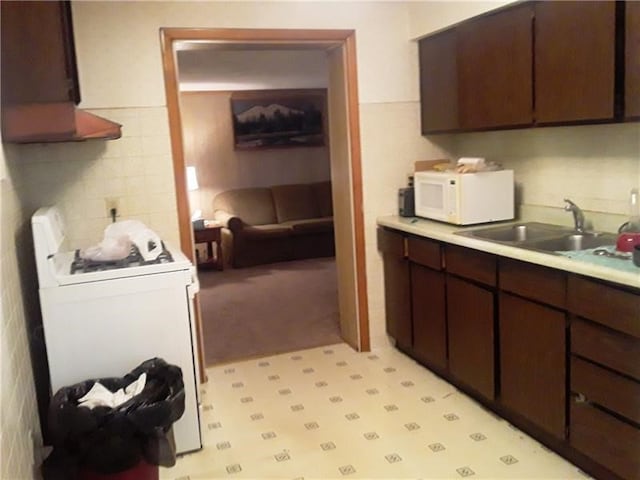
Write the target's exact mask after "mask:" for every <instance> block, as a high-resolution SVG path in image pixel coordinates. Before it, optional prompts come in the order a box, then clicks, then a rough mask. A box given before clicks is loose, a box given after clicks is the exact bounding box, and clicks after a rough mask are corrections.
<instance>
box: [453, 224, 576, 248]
mask: <svg viewBox="0 0 640 480" xmlns="http://www.w3.org/2000/svg"><path fill="white" fill-rule="evenodd" d="M572 232H573V230H572V229H570V228H565V227H560V226H557V225H549V224H545V223H536V222H529V223H520V224H516V225H502V226H499V227H483V228H479V229H475V230H466V231H464V232H460V235H465V236H468V237H475V238H482V239H484V240H491V241H494V242H501V243H512V242H525V241H530V240H540V239H544V238H550V237H556V236H558V235H562V234H568V233H572Z"/></svg>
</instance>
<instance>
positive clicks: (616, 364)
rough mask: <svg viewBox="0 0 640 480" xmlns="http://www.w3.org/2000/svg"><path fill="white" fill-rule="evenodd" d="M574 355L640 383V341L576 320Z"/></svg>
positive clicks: (572, 336) (572, 345)
mask: <svg viewBox="0 0 640 480" xmlns="http://www.w3.org/2000/svg"><path fill="white" fill-rule="evenodd" d="M571 352H572V353H574V354H577V355H580V356H581V357H584V358H588V359H589V360H593V361H594V362H597V363H599V364H601V365H604V366H606V367H609V368H612V369H613V370H616V371H618V372H621V373H624V374H626V375H629V376H631V377H633V378H636V379H638V380H640V341H638V340H636V339H634V338H633V337H629V336H627V335H622V334H619V333H616V332H614V331H612V330H608V329H606V328H602V327H599V326H598V325H596V324H591V323H587V322H583V321H582V320H579V319H574V320H573V321H572V322H571Z"/></svg>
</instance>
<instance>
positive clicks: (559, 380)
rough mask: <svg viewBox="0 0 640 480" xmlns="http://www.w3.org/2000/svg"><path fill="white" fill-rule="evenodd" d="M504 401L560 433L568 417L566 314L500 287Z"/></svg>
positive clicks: (501, 378) (546, 428)
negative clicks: (566, 412)
mask: <svg viewBox="0 0 640 480" xmlns="http://www.w3.org/2000/svg"><path fill="white" fill-rule="evenodd" d="M499 295H500V297H499V311H500V319H499V324H500V326H499V329H500V402H501V403H502V405H504V406H505V407H507V408H508V409H509V410H512V411H513V412H514V413H517V414H519V415H521V416H523V417H525V418H527V419H528V420H529V421H531V422H532V423H534V424H535V425H537V426H538V427H540V428H541V429H543V430H545V431H547V432H549V433H551V434H552V435H554V436H556V437H558V438H560V439H562V438H564V437H565V423H566V419H565V417H566V415H565V409H566V406H565V405H566V404H565V402H566V371H567V364H566V363H567V362H566V315H565V313H564V312H562V311H558V310H555V309H553V308H550V307H546V306H544V305H541V304H538V303H534V302H531V301H529V300H526V299H523V298H520V297H516V296H514V295H510V294H508V293H504V292H500V294H499Z"/></svg>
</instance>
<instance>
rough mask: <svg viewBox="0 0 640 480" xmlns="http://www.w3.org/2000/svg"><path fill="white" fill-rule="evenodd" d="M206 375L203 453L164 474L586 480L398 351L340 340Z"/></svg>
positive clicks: (179, 478) (188, 477)
mask: <svg viewBox="0 0 640 480" xmlns="http://www.w3.org/2000/svg"><path fill="white" fill-rule="evenodd" d="M207 373H208V377H209V381H208V383H207V384H205V385H202V386H201V403H202V405H201V423H202V432H203V443H204V447H203V449H202V450H201V451H199V452H196V453H192V454H187V455H183V456H181V457H179V458H178V460H177V462H176V465H175V466H174V467H172V468H161V469H160V478H162V479H171V480H196V479H217V478H242V479H247V478H254V479H267V478H282V479H331V478H338V479H348V478H360V479H361V478H372V479H373V478H376V479H383V478H385V479H387V478H388V479H391V478H395V479H401V478H403V479H404V478H410V479H427V478H447V479H449V478H453V479H457V478H466V477H472V478H492V479H493V478H496V479H498V478H504V479H584V478H590V477H588V476H587V475H586V474H585V473H583V472H582V471H580V470H579V469H578V468H577V467H576V466H575V465H572V464H571V463H569V462H567V461H566V460H564V459H562V458H561V457H559V456H558V455H556V454H555V453H553V452H552V451H550V450H548V449H547V448H545V447H543V446H542V445H540V444H539V443H538V442H536V441H535V440H533V439H532V438H530V437H529V436H527V435H526V434H524V433H523V432H521V431H519V430H518V429H516V428H515V427H513V426H512V425H510V424H509V423H508V422H506V421H505V420H503V419H501V418H499V417H497V416H495V415H494V414H492V413H490V412H489V411H487V410H486V409H484V408H482V407H481V406H480V405H479V404H478V403H476V402H475V401H473V400H472V399H470V398H469V397H468V396H466V395H465V394H463V393H462V392H460V391H458V390H457V389H456V388H455V387H453V386H452V385H450V384H448V383H447V382H445V381H443V380H442V379H440V378H439V377H437V376H436V375H434V374H433V373H431V372H430V371H429V370H427V369H425V368H424V367H422V366H420V365H419V364H417V363H416V362H414V361H413V360H411V359H410V358H408V357H407V356H405V355H403V354H402V353H400V352H399V351H397V350H395V349H394V348H391V347H389V348H384V349H379V350H376V351H372V352H367V353H358V352H356V351H354V350H353V349H352V348H351V347H349V346H348V345H346V344H337V345H330V346H326V347H318V348H313V349H309V350H302V351H299V352H293V353H287V354H280V355H275V356H271V357H264V358H259V359H252V360H246V361H240V362H235V363H232V364H225V365H221V366H216V367H212V368H209V369H207Z"/></svg>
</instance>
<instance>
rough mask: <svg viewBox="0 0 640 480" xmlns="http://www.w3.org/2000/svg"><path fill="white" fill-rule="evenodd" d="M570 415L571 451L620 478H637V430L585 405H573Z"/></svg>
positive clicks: (639, 432)
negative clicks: (600, 465)
mask: <svg viewBox="0 0 640 480" xmlns="http://www.w3.org/2000/svg"><path fill="white" fill-rule="evenodd" d="M612 394H613V392H612ZM569 415H570V416H571V428H570V432H571V433H570V436H569V443H570V444H571V446H572V447H573V448H575V449H576V450H578V451H579V452H581V453H583V454H585V455H587V456H589V457H591V458H592V459H593V460H595V461H596V462H598V463H601V464H602V465H606V466H607V468H608V469H609V470H611V471H612V472H614V473H615V474H617V475H620V477H622V478H625V479H629V480H632V479H637V478H640V430H639V429H637V428H634V427H633V426H631V425H629V424H627V423H625V422H622V421H621V420H618V419H617V418H616V417H614V416H612V415H609V414H607V413H605V412H603V411H602V410H600V409H598V408H596V407H594V406H592V405H590V404H588V403H576V402H572V403H571V409H570V412H569Z"/></svg>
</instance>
